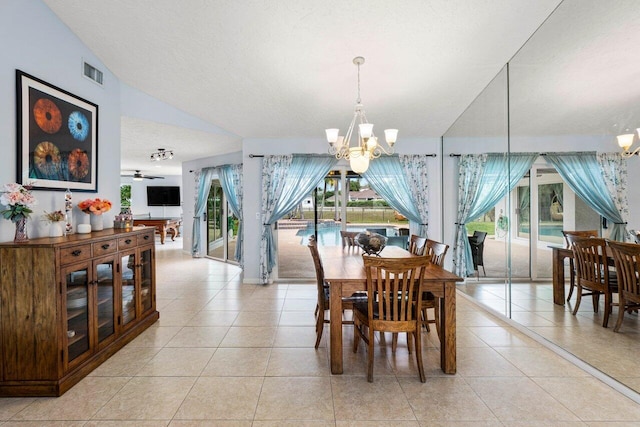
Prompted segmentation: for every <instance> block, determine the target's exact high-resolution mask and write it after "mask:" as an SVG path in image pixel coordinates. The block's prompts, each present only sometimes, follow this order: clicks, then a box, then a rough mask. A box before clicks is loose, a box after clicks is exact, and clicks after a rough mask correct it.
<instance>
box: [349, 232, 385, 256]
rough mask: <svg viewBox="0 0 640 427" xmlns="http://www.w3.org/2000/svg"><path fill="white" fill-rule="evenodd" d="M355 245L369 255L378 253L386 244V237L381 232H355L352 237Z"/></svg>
mask: <svg viewBox="0 0 640 427" xmlns="http://www.w3.org/2000/svg"><path fill="white" fill-rule="evenodd" d="M354 240H355V243H356V245H358V246H360V247H361V248H362V250H363V251H364V252H365V253H367V254H369V255H378V254H379V253H380V251H382V250H383V249H384V247H385V246H386V245H387V237H386V236H383V235H381V234H377V233H372V232H370V231H365V232H362V233H358V234H356V237H355V238H354Z"/></svg>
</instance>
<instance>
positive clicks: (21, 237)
mask: <svg viewBox="0 0 640 427" xmlns="http://www.w3.org/2000/svg"><path fill="white" fill-rule="evenodd" d="M15 224H16V234H15V236H14V237H13V241H14V242H16V243H20V242H27V241H28V240H29V235H28V234H27V218H24V217H23V218H20V219H19V220H17V221H16V222H15Z"/></svg>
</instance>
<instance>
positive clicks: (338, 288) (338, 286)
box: [329, 282, 342, 374]
mask: <svg viewBox="0 0 640 427" xmlns="http://www.w3.org/2000/svg"><path fill="white" fill-rule="evenodd" d="M329 289H330V295H329V307H330V310H329V316H330V317H329V319H330V323H329V341H330V342H329V345H330V349H329V350H330V354H331V373H332V374H342V283H340V282H332V283H331V284H330V285H329Z"/></svg>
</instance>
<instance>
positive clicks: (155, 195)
mask: <svg viewBox="0 0 640 427" xmlns="http://www.w3.org/2000/svg"><path fill="white" fill-rule="evenodd" d="M147 205H148V206H180V187H178V186H152V185H150V186H147Z"/></svg>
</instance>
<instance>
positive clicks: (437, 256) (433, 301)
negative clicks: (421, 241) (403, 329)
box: [420, 239, 449, 336]
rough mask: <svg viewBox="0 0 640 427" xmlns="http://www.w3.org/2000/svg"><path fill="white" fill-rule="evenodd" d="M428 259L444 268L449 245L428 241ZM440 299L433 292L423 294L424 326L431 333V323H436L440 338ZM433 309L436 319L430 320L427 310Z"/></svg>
mask: <svg viewBox="0 0 640 427" xmlns="http://www.w3.org/2000/svg"><path fill="white" fill-rule="evenodd" d="M425 247H426V249H425V250H426V253H425V255H426V257H427V258H429V260H430V261H431V263H432V264H434V265H437V266H438V267H443V266H444V258H445V257H446V256H447V251H448V250H449V245H446V244H444V243H440V242H436V241H435V240H431V239H427V243H426V246H425ZM439 305H440V304H439V299H438V298H436V297H435V295H433V294H432V293H431V292H423V294H422V308H421V310H420V311H421V314H422V325H423V326H424V327H425V328H426V329H427V332H430V331H429V323H435V325H436V332H437V333H438V336H440V306H439ZM430 308H433V312H434V319H433V320H429V316H428V315H427V310H429V309H430Z"/></svg>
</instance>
